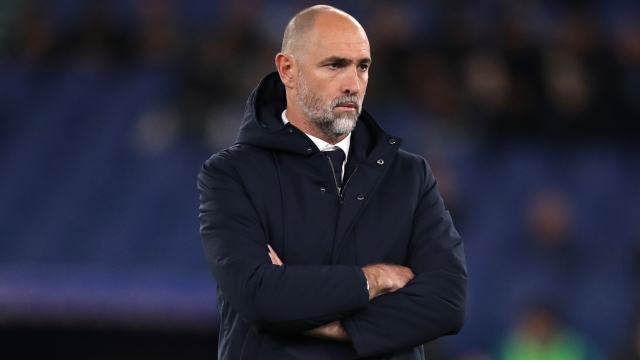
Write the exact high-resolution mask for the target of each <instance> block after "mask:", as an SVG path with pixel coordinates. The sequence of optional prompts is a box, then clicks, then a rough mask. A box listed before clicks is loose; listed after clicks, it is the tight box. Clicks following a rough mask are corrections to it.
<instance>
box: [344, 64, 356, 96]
mask: <svg viewBox="0 0 640 360" xmlns="http://www.w3.org/2000/svg"><path fill="white" fill-rule="evenodd" d="M359 92H360V78H359V76H358V69H356V68H353V69H348V70H347V71H345V72H344V78H343V80H342V93H344V94H358V93H359Z"/></svg>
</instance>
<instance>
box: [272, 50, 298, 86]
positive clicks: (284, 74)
mask: <svg viewBox="0 0 640 360" xmlns="http://www.w3.org/2000/svg"><path fill="white" fill-rule="evenodd" d="M276 68H277V69H278V74H280V80H282V83H283V84H284V86H286V87H287V88H289V89H291V88H293V86H294V84H295V83H296V75H297V74H298V64H297V63H296V59H295V58H294V57H293V56H291V55H287V54H285V53H278V55H276Z"/></svg>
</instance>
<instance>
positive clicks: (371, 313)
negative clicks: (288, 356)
mask: <svg viewBox="0 0 640 360" xmlns="http://www.w3.org/2000/svg"><path fill="white" fill-rule="evenodd" d="M424 171H425V179H426V180H425V184H424V189H423V193H422V195H421V198H420V201H419V204H418V207H417V209H416V211H415V213H414V219H413V224H414V225H413V228H412V239H411V241H410V246H409V251H408V253H409V259H408V261H407V264H406V265H407V267H402V266H396V265H384V264H378V265H372V266H367V267H364V268H360V267H357V266H351V265H283V266H274V259H275V258H277V255H276V254H275V253H272V256H271V257H268V256H265V255H266V254H265V253H266V252H267V251H266V249H267V247H266V246H265V245H266V244H267V239H266V237H265V233H264V231H263V229H262V227H261V225H260V223H261V222H260V219H259V217H258V214H257V213H256V211H255V210H253V209H254V207H253V204H252V203H251V201H250V199H249V197H248V195H247V194H246V190H245V188H244V186H243V185H242V183H241V180H240V179H239V178H238V177H237V172H236V171H235V170H233V168H232V166H231V165H230V163H229V162H228V160H227V159H225V158H224V156H220V155H218V156H216V157H213V158H212V159H210V160H209V161H208V162H207V163H205V165H204V166H203V169H202V171H201V172H200V175H199V178H198V188H199V190H200V194H201V197H200V202H201V205H200V223H201V230H200V231H201V235H202V239H203V246H204V250H205V255H206V257H207V261H208V263H209V266H210V268H211V271H212V272H213V275H214V278H215V279H216V281H217V283H218V286H219V287H220V290H221V291H222V293H223V294H224V296H225V297H226V298H227V300H228V301H229V303H230V304H232V306H233V308H234V309H235V310H236V311H237V312H238V313H239V314H240V316H242V317H243V318H244V319H245V321H247V322H248V323H250V324H253V325H256V326H259V327H262V328H265V329H271V330H275V331H280V332H296V333H300V332H303V333H305V334H307V335H310V336H316V337H324V338H327V339H333V340H345V341H348V340H349V339H350V340H351V341H352V343H353V346H354V348H355V350H356V353H357V355H358V356H361V357H368V356H378V355H383V354H388V353H393V352H396V351H400V350H406V349H410V348H413V347H415V346H418V345H420V344H423V343H425V342H428V341H431V340H434V339H436V338H438V337H440V336H443V335H447V334H454V333H457V332H458V331H459V329H460V328H461V326H462V322H463V319H464V313H465V308H466V287H467V279H466V270H465V266H464V255H463V250H462V242H461V241H460V238H459V236H458V234H457V233H456V232H455V230H454V228H453V225H452V223H451V218H450V216H449V214H448V212H446V211H445V210H444V206H443V204H442V199H441V198H440V195H439V193H438V191H437V187H436V183H435V179H434V178H433V176H432V175H431V172H430V170H429V169H428V166H427V165H426V162H425V163H424ZM248 209H249V210H253V211H248ZM274 255H275V257H274ZM278 260H279V259H278ZM280 263H281V262H280ZM367 282H369V291H368V292H367V290H366V283H367Z"/></svg>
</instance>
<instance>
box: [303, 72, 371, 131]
mask: <svg viewBox="0 0 640 360" xmlns="http://www.w3.org/2000/svg"><path fill="white" fill-rule="evenodd" d="M297 88H298V91H297V96H296V101H297V102H298V105H299V106H300V108H301V109H302V111H303V112H304V114H305V115H306V116H307V119H308V120H309V121H310V122H311V124H313V125H314V126H315V127H317V128H318V130H320V132H321V133H322V134H324V135H325V136H327V137H329V138H332V139H335V138H338V137H340V136H342V135H345V134H348V133H350V132H351V131H353V129H355V127H356V123H357V122H358V117H359V116H360V113H361V112H362V100H360V98H358V96H357V95H341V96H338V97H337V98H335V99H333V101H331V102H330V103H329V104H327V101H326V100H325V99H323V98H322V96H320V95H319V94H317V93H314V92H313V91H311V90H310V89H309V87H308V85H307V82H306V79H305V78H304V76H302V74H301V73H300V77H299V78H298V83H297ZM346 102H352V103H355V104H357V109H356V112H355V113H341V114H334V113H333V109H334V108H335V107H336V106H338V104H341V103H346Z"/></svg>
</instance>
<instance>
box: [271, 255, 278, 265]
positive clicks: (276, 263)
mask: <svg viewBox="0 0 640 360" xmlns="http://www.w3.org/2000/svg"><path fill="white" fill-rule="evenodd" d="M269 258H270V259H271V263H272V264H273V265H278V262H277V261H276V259H274V258H273V254H272V253H269Z"/></svg>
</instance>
